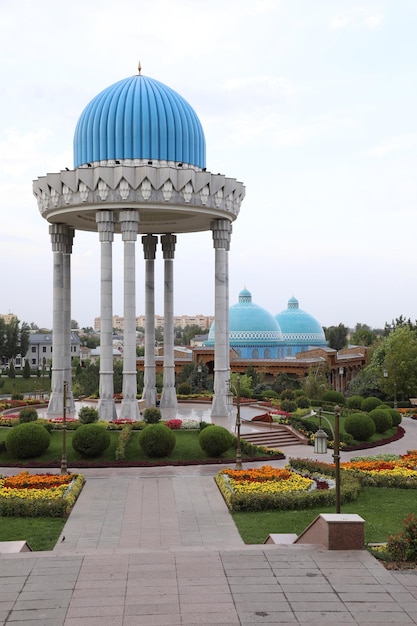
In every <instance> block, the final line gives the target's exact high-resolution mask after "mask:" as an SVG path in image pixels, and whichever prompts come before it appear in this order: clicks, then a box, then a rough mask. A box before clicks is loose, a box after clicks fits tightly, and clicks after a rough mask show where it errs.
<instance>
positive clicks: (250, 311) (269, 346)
mask: <svg viewBox="0 0 417 626" xmlns="http://www.w3.org/2000/svg"><path fill="white" fill-rule="evenodd" d="M214 330H215V323H213V324H212V325H211V328H210V332H209V335H208V339H207V341H206V345H207V346H213V345H214ZM229 342H230V346H231V347H232V348H234V349H235V350H236V351H237V352H238V353H239V354H240V356H241V357H242V358H277V356H279V352H278V348H279V346H280V345H281V342H282V334H281V330H280V327H279V324H278V323H277V321H276V319H275V318H274V316H273V315H271V313H269V312H268V311H266V310H265V309H263V308H262V307H261V306H259V305H258V304H255V303H254V302H252V294H251V292H250V291H248V290H247V289H243V290H242V291H241V292H240V294H239V302H238V303H237V304H234V305H233V306H231V307H230V309H229ZM254 351H255V352H254Z"/></svg>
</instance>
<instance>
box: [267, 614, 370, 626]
mask: <svg viewBox="0 0 417 626" xmlns="http://www.w3.org/2000/svg"><path fill="white" fill-rule="evenodd" d="M295 618H296V620H297V622H296V623H297V624H300V625H301V626H310V625H313V626H320V624H331V626H336V624H337V626H339V624H355V625H356V626H358V622H357V621H356V620H355V618H354V617H353V616H352V615H351V614H350V613H348V612H347V611H338V612H337V613H336V615H335V614H334V612H333V611H326V610H323V611H321V612H320V613H316V612H314V613H310V612H309V611H297V612H295ZM278 623H279V622H278Z"/></svg>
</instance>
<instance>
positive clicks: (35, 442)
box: [6, 422, 51, 459]
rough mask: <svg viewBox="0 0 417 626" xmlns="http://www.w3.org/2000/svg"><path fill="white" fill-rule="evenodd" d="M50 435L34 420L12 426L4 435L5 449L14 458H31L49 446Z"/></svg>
mask: <svg viewBox="0 0 417 626" xmlns="http://www.w3.org/2000/svg"><path fill="white" fill-rule="evenodd" d="M50 442H51V435H50V434H49V433H48V431H47V430H46V428H44V427H43V426H42V425H41V424H37V423H36V422H28V423H26V424H18V425H17V426H14V428H12V430H11V431H10V432H9V434H8V435H7V437H6V450H7V452H8V453H9V454H10V455H11V456H12V457H14V458H15V459H33V458H34V457H36V456H40V455H41V454H43V453H44V452H45V451H46V450H47V449H48V447H49V444H50Z"/></svg>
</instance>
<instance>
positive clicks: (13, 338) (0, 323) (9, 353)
mask: <svg viewBox="0 0 417 626" xmlns="http://www.w3.org/2000/svg"><path fill="white" fill-rule="evenodd" d="M19 323H20V322H19V320H18V319H17V317H15V318H14V319H12V320H11V321H10V322H9V323H8V324H5V323H4V320H2V319H0V347H1V354H0V357H1V358H2V361H3V362H4V361H9V362H11V361H13V360H14V359H15V358H16V357H17V356H18V355H19V354H20V355H21V356H22V357H24V356H25V354H26V352H27V351H28V348H29V324H26V322H23V323H22V325H21V326H19Z"/></svg>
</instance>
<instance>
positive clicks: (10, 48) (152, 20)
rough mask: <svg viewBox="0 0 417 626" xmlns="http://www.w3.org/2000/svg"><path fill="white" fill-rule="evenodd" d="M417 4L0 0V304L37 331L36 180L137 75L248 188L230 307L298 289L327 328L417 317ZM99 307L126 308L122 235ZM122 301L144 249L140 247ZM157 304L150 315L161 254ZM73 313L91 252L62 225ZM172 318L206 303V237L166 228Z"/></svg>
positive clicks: (42, 236) (93, 245)
mask: <svg viewBox="0 0 417 626" xmlns="http://www.w3.org/2000/svg"><path fill="white" fill-rule="evenodd" d="M416 32H417V0H375V1H374V2H367V1H366V0H357V1H355V0H221V1H220V0H211V2H205V1H204V2H203V1H202V0H176V1H175V2H172V0H169V1H167V0H152V2H149V1H148V0H146V1H145V0H117V2H116V1H115V0H113V1H110V0H88V1H87V2H86V1H85V0H71V2H68V1H65V2H64V1H63V0H37V1H36V2H33V0H19V2H16V0H0V57H1V59H2V61H1V64H0V113H1V123H0V190H1V193H0V215H1V227H0V251H1V257H0V268H1V274H0V276H1V279H0V285H1V290H0V313H9V312H12V313H15V314H16V315H17V317H18V318H19V320H20V321H21V322H23V321H24V322H27V323H29V324H30V323H32V322H33V323H35V324H37V325H38V326H41V327H47V328H50V327H51V326H52V248H51V243H50V238H49V233H48V223H47V221H46V220H44V219H43V218H42V217H41V215H40V213H39V211H38V207H37V203H36V200H35V197H34V196H33V194H32V181H33V180H34V179H37V178H38V177H39V176H44V175H45V174H46V173H50V172H59V171H60V170H61V169H65V167H69V168H70V169H71V168H72V167H73V149H72V142H73V135H74V130H75V126H76V123H77V121H78V118H79V116H80V115H81V113H82V111H83V109H84V107H85V106H86V105H87V104H88V103H89V102H90V100H91V99H92V98H94V96H95V95H96V94H98V93H99V92H100V91H102V90H103V89H105V88H106V87H108V86H110V85H112V84H113V83H115V82H117V81H119V80H121V79H123V78H127V77H129V76H132V75H135V74H137V67H138V62H139V60H140V62H141V66H142V74H143V75H146V76H149V77H151V78H154V79H156V80H158V81H160V82H162V83H165V84H166V85H168V86H169V87H171V88H172V89H174V90H175V91H177V92H178V93H180V94H181V95H182V96H183V97H184V98H185V99H186V100H187V101H188V102H189V103H190V105H191V106H192V107H193V108H194V110H195V111H196V113H197V115H198V117H199V119H200V121H201V123H202V126H203V129H204V132H205V137H206V155H207V169H208V170H209V171H211V172H213V173H217V172H221V173H222V174H225V175H226V176H227V177H230V178H236V179H237V180H239V181H242V182H243V183H244V184H245V186H246V198H245V200H244V201H243V203H242V206H241V211H240V215H239V217H238V219H237V220H236V221H235V222H234V224H233V234H232V241H231V248H230V255H229V259H230V266H229V267H230V276H229V287H230V304H234V303H236V302H237V301H238V294H239V292H240V291H241V290H242V289H243V288H245V287H246V288H247V289H249V291H250V292H251V293H252V299H253V302H255V303H256V304H258V305H260V306H262V307H263V308H265V309H267V310H268V311H269V312H270V313H272V314H273V315H276V314H277V313H279V312H280V311H282V310H283V309H286V308H287V302H288V300H289V299H290V298H291V297H292V296H295V297H296V298H297V299H298V301H299V306H300V308H301V309H303V310H305V311H307V312H309V313H310V314H311V315H313V316H314V317H315V318H316V319H317V320H318V321H319V322H320V323H321V324H322V325H323V326H331V325H337V324H339V323H343V324H345V325H346V326H348V327H351V328H353V327H354V326H355V325H356V323H364V324H368V325H369V326H371V327H373V328H381V327H384V324H385V322H390V321H391V320H393V319H394V318H396V317H399V316H400V315H403V316H404V317H406V318H408V317H409V318H411V319H412V320H413V321H414V320H416V318H417V290H416V280H415V279H416V274H417V260H416V252H415V250H416V233H417V229H416V222H417V176H416V172H417V81H416V62H417V37H416ZM113 248H114V253H113V254H114V302H113V310H114V314H116V315H120V316H123V284H122V282H123V281H122V272H123V269H122V268H123V259H122V252H123V248H122V243H121V241H120V238H119V237H116V240H115V244H114V246H113ZM136 257H137V306H136V309H137V315H140V314H143V313H144V311H145V306H144V278H143V277H144V261H143V253H142V247H141V244H140V239H139V238H138V245H137V253H136ZM161 257H162V254H161V252H159V256H158V257H157V261H156V281H155V289H156V307H155V308H156V313H157V314H160V315H162V314H163V261H162V258H161ZM71 271H72V311H71V317H72V319H74V320H76V321H77V322H78V323H79V325H80V326H81V327H83V326H93V323H94V318H95V317H96V316H98V315H99V314H100V247H99V241H98V235H97V234H96V233H84V232H80V231H77V232H76V235H75V239H74V246H73V254H72V270H71ZM174 282H175V296H174V313H175V315H183V314H184V315H194V314H203V315H213V314H214V249H213V244H212V237H211V232H206V233H198V234H192V235H178V242H177V248H176V254H175V264H174Z"/></svg>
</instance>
